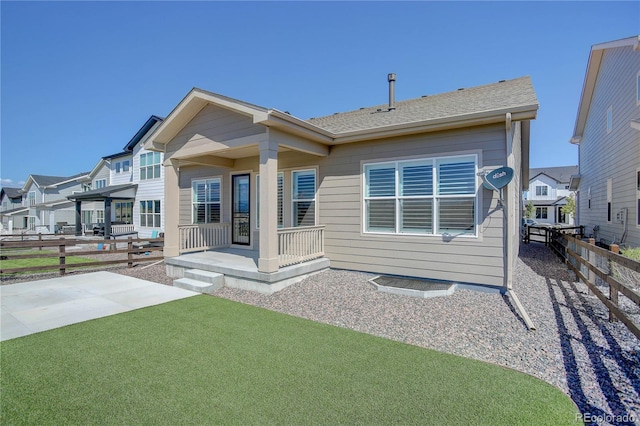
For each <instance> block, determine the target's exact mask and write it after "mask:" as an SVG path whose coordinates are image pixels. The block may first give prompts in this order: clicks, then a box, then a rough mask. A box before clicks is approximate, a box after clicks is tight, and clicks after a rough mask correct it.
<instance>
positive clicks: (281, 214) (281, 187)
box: [256, 172, 284, 228]
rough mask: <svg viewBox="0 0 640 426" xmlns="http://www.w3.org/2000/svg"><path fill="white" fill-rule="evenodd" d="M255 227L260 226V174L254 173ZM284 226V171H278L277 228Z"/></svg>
mask: <svg viewBox="0 0 640 426" xmlns="http://www.w3.org/2000/svg"><path fill="white" fill-rule="evenodd" d="M256 189H257V190H256V206H257V209H256V210H257V211H258V213H257V214H256V228H260V175H256ZM283 227H284V173H283V172H278V228H283Z"/></svg>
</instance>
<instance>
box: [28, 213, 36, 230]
mask: <svg viewBox="0 0 640 426" xmlns="http://www.w3.org/2000/svg"><path fill="white" fill-rule="evenodd" d="M27 217H28V223H27V227H28V229H29V230H30V231H33V230H34V229H36V217H35V216H27Z"/></svg>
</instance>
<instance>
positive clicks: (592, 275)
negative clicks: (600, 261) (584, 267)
mask: <svg viewBox="0 0 640 426" xmlns="http://www.w3.org/2000/svg"><path fill="white" fill-rule="evenodd" d="M595 244H596V240H595V238H589V245H591V246H593V245H595ZM587 250H588V252H589V253H588V260H589V263H590V264H592V265H594V266H595V264H596V252H595V251H593V250H591V249H587ZM588 277H589V282H590V283H591V284H593V285H595V284H596V273H595V272H593V271H592V270H591V269H589V273H588Z"/></svg>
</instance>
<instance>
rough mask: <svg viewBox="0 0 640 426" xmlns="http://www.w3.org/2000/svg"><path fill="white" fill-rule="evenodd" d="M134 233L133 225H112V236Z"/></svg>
mask: <svg viewBox="0 0 640 426" xmlns="http://www.w3.org/2000/svg"><path fill="white" fill-rule="evenodd" d="M133 232H134V227H133V223H128V224H122V225H111V234H129V233H133Z"/></svg>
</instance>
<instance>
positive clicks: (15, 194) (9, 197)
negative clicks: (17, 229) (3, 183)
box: [0, 187, 27, 232]
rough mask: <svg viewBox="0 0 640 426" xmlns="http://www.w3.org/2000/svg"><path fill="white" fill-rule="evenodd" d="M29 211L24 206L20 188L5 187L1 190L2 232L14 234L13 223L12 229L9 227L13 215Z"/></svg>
mask: <svg viewBox="0 0 640 426" xmlns="http://www.w3.org/2000/svg"><path fill="white" fill-rule="evenodd" d="M26 210H27V209H26V208H24V207H23V206H22V193H21V192H20V188H10V187H4V188H2V189H1V190H0V218H1V219H2V220H1V221H0V230H3V231H7V232H12V231H13V221H12V222H11V228H10V227H9V221H10V220H11V217H12V215H14V214H18V213H20V212H24V211H26Z"/></svg>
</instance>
